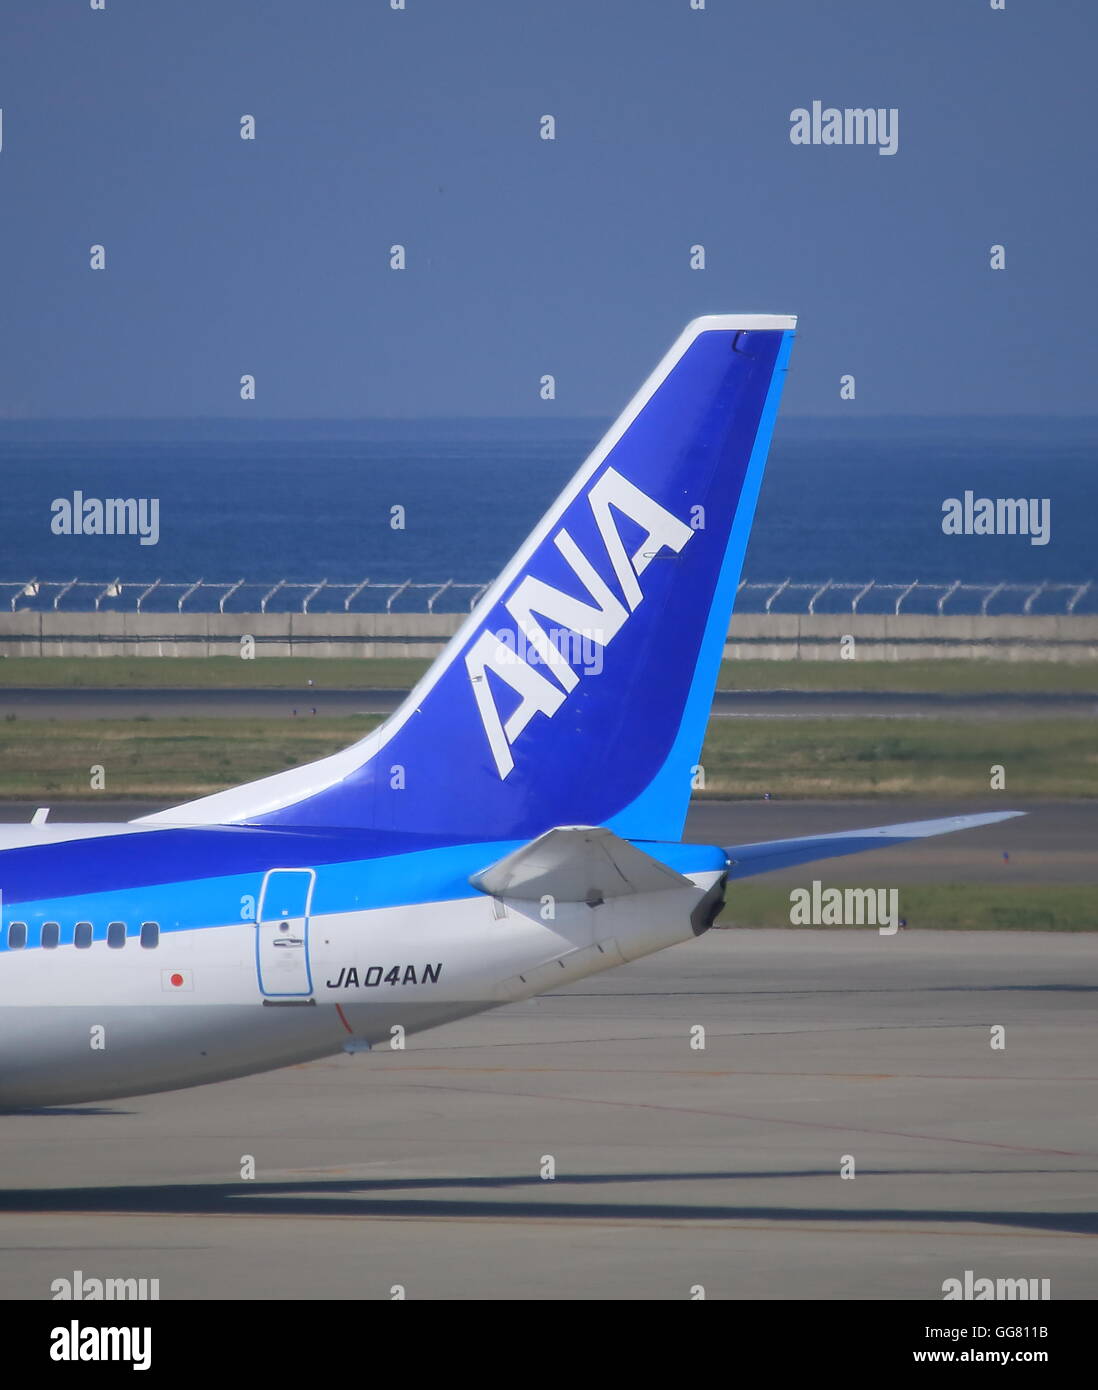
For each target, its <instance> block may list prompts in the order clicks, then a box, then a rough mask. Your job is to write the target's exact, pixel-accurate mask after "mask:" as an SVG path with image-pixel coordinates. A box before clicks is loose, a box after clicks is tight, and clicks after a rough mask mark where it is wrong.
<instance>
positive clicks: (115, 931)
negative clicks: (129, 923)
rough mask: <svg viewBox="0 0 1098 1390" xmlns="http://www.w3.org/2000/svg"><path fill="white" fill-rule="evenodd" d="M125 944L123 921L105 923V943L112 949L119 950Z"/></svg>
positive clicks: (124, 925)
mask: <svg viewBox="0 0 1098 1390" xmlns="http://www.w3.org/2000/svg"><path fill="white" fill-rule="evenodd" d="M125 944H126V924H125V922H108V923H107V945H108V946H109V947H110V948H111V950H112V951H120V950H121V949H122V947H123V946H125Z"/></svg>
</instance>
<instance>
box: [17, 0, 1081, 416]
mask: <svg viewBox="0 0 1098 1390" xmlns="http://www.w3.org/2000/svg"><path fill="white" fill-rule="evenodd" d="M105 3H106V9H105V10H103V11H101V12H98V11H93V10H92V9H91V8H90V5H89V4H87V3H84V0H9V3H8V4H7V5H6V6H5V9H4V15H3V19H2V29H0V107H2V109H3V147H2V149H0V198H2V216H0V300H2V303H3V324H4V331H3V334H2V338H0V416H4V417H8V418H16V419H18V418H24V417H46V418H51V417H52V418H60V417H84V416H107V417H112V416H117V417H135V416H147V417H157V416H164V417H208V416H234V417H239V418H242V419H246V418H249V417H251V418H257V417H263V418H268V417H290V418H296V417H358V416H410V417H417V416H448V415H469V416H482V415H518V416H523V415H537V414H543V413H546V412H557V413H559V414H560V415H562V416H580V415H597V416H606V415H609V414H613V413H614V412H615V411H616V410H617V409H618V408H620V406H621V405H622V404H623V403H624V402H625V400H626V399H628V397H629V396H630V395H631V394H632V392H633V390H634V389H635V388H636V386H637V385H639V383H640V381H641V380H642V379H643V377H644V375H645V374H646V373H647V372H648V371H649V370H650V368H651V367H652V366H653V365H654V364H655V362H656V360H657V359H658V357H659V356H660V355H661V353H662V352H663V351H664V350H665V348H666V347H667V346H668V345H669V343H670V342H671V340H672V339H673V338H674V336H675V335H676V333H677V332H678V330H679V328H680V327H681V326H682V324H683V323H684V322H685V321H686V320H688V319H689V318H691V317H693V316H694V315H696V314H698V313H704V312H714V311H722V312H724V311H734V310H741V309H742V310H752V311H764V312H793V313H796V314H798V315H799V316H800V328H801V332H800V338H799V342H798V345H797V348H796V351H795V356H794V367H793V371H792V372H791V376H790V382H789V388H788V392H787V396H786V409H787V411H788V413H789V414H791V415H793V414H809V415H814V414H832V415H870V414H871V415H885V416H888V415H909V414H927V415H938V414H953V413H958V412H974V413H1003V412H1010V413H1016V412H1023V413H1034V414H1043V413H1049V414H1093V413H1095V410H1096V405H1095V390H1094V384H1093V383H1094V381H1095V379H1096V374H1098V373H1096V368H1098V360H1096V358H1098V354H1096V351H1095V345H1094V323H1095V308H1096V304H1095V300H1096V297H1098V291H1096V277H1095V273H1094V265H1093V258H1094V249H1093V242H1094V227H1095V225H1096V224H1098V180H1096V179H1095V175H1094V171H1095V158H1094V150H1093V140H1094V134H1093V129H1094V128H1093V117H1092V106H1093V90H1094V81H1093V65H1094V54H1095V38H1096V36H1098V10H1096V9H1095V7H1094V6H1093V4H1092V3H1090V0H1040V3H1039V2H1038V0H1006V8H1005V10H1003V11H996V10H993V9H992V8H991V5H990V3H989V0H918V3H914V0H911V2H910V3H901V2H900V0H895V2H894V3H889V4H881V3H879V0H834V3H828V4H826V5H825V4H821V3H819V0H768V3H765V4H747V3H743V2H742V0H706V6H705V9H704V10H702V11H696V10H692V9H691V7H690V0H543V2H542V3H539V0H522V2H521V3H519V0H407V8H406V9H405V10H404V11H393V10H392V9H391V8H390V5H389V0H314V2H313V3H302V2H301V0H233V3H229V0H186V3H183V0H105ZM814 100H820V101H822V102H823V103H824V104H825V105H832V106H835V107H839V108H843V107H869V106H873V107H883V108H896V109H897V111H898V113H899V117H898V122H899V123H898V132H899V141H898V149H897V152H896V153H895V155H892V156H882V155H880V154H879V153H878V151H877V149H875V148H872V147H868V146H854V147H849V146H836V147H822V146H817V147H802V146H795V145H793V144H792V143H791V142H790V138H789V133H790V113H791V111H793V110H794V109H795V108H798V107H809V106H811V103H812V102H813V101H814ZM245 114H250V115H254V117H255V119H256V139H255V140H254V141H242V140H241V139H240V138H239V129H240V118H241V116H242V115H245ZM546 114H551V115H553V116H554V117H555V120H556V124H557V131H556V135H557V138H556V139H555V140H553V141H546V140H542V139H540V138H539V121H540V118H541V117H542V116H543V115H546ZM394 243H401V244H403V245H404V246H405V247H406V248H407V269H406V270H403V271H394V270H391V269H390V268H389V248H390V246H391V245H392V244H394ZM699 243H700V244H702V245H704V247H705V255H706V268H705V269H704V270H691V269H690V268H689V256H690V248H691V246H693V245H695V244H699ZM93 244H101V245H103V246H104V247H105V248H106V262H107V266H106V269H105V270H103V271H93V270H91V269H90V268H89V248H90V247H91V246H92V245H93ZM994 244H1001V245H1003V246H1004V247H1005V249H1006V269H1005V270H1002V271H993V270H991V269H990V268H989V249H990V247H991V246H992V245H994ZM244 373H250V374H254V376H255V378H256V383H257V387H256V399H255V401H254V402H245V401H241V399H240V395H239V392H240V378H241V376H242V375H243V374H244ZM546 373H551V374H553V375H554V377H555V378H556V383H557V395H556V399H555V400H554V401H552V402H543V401H542V400H541V399H540V397H539V383H540V379H541V377H542V376H543V375H544V374H546ZM847 373H849V374H852V375H853V376H854V377H855V381H856V397H855V400H854V401H842V400H840V398H839V379H840V377H841V376H842V375H843V374H847Z"/></svg>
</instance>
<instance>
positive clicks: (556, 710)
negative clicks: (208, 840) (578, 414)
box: [143, 314, 796, 840]
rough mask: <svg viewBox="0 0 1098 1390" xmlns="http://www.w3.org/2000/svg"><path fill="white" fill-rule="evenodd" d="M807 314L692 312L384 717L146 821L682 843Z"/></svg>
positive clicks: (503, 837)
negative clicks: (324, 753) (365, 732)
mask: <svg viewBox="0 0 1098 1390" xmlns="http://www.w3.org/2000/svg"><path fill="white" fill-rule="evenodd" d="M795 323H796V320H795V319H793V318H791V317H785V316H779V315H737V314H729V315H723V314H722V315H712V316H708V317H705V318H699V319H695V320H694V321H693V322H692V323H690V324H689V325H688V326H687V327H686V328H685V330H684V331H683V332H682V334H681V335H680V336H679V338H678V340H677V341H676V342H675V344H674V346H673V347H672V348H671V350H670V351H669V352H668V353H667V355H666V356H665V357H664V358H663V360H662V361H661V362H660V364H659V366H658V367H657V368H656V370H655V371H654V372H653V373H652V375H651V376H650V377H649V378H648V380H647V381H646V382H645V383H644V385H643V386H642V387H641V389H640V391H639V392H638V393H637V395H636V396H635V397H634V398H633V400H632V401H631V402H630V403H629V405H628V407H627V408H626V410H625V411H624V412H623V414H622V415H621V417H620V418H619V419H618V421H617V422H616V423H615V425H614V426H613V428H612V429H611V430H610V431H609V433H608V434H607V435H606V436H605V438H604V439H603V440H602V442H601V443H600V444H599V446H598V447H597V448H596V449H595V451H594V453H593V454H592V455H591V456H590V458H588V460H587V461H586V463H585V464H584V465H583V467H582V468H581V469H580V471H579V472H578V473H577V475H576V476H575V477H574V478H573V480H572V481H571V483H570V484H569V485H568V486H567V487H566V488H565V490H564V492H563V493H562V494H561V496H560V497H559V498H558V499H557V501H556V502H555V503H554V504H553V506H552V507H551V508H550V509H549V511H548V512H547V514H546V515H545V517H544V518H543V519H542V521H541V522H540V523H539V524H538V526H537V527H536V528H535V529H534V531H533V533H532V535H531V536H530V537H529V538H528V539H527V541H526V543H525V544H524V545H523V546H522V548H521V549H520V550H519V552H518V554H517V555H516V556H515V557H514V559H513V560H512V561H511V562H510V564H509V565H508V566H507V567H506V569H505V570H504V571H503V573H502V574H501V575H500V577H499V578H498V579H497V580H496V581H495V583H494V584H493V585H491V587H490V588H489V589H488V590H487V592H486V593H485V594H484V596H483V598H482V599H481V601H480V603H479V604H478V605H477V606H476V608H475V609H474V611H473V612H472V613H471V614H470V615H469V618H468V619H467V620H466V622H465V623H464V624H463V625H462V627H461V629H460V630H459V631H458V632H457V633H456V635H455V636H454V637H453V638H452V639H451V641H450V642H449V643H448V645H447V647H446V649H445V650H444V651H443V652H442V654H441V655H440V656H439V658H438V659H437V660H436V661H435V663H434V664H433V666H432V667H431V669H430V670H429V671H428V672H427V674H426V676H425V677H424V678H423V679H422V680H421V681H420V683H419V684H418V685H417V686H416V688H415V689H414V690H413V691H412V693H411V695H410V696H409V697H408V699H407V700H406V701H405V702H404V704H403V705H402V706H401V707H400V709H399V710H397V711H396V713H395V714H393V715H392V717H391V718H390V719H388V720H387V721H386V722H385V723H384V724H383V725H382V726H381V727H380V728H379V729H377V730H376V731H375V732H374V733H372V734H370V735H369V736H368V737H367V738H365V739H362V740H361V741H360V742H358V743H356V744H355V745H354V746H353V747H351V748H348V749H346V750H344V751H343V752H341V753H337V754H335V755H333V756H331V757H328V758H324V759H322V760H321V761H319V762H316V763H311V764H309V765H308V766H305V767H299V768H293V769H291V770H289V771H287V772H282V773H278V774H276V775H275V776H273V777H267V778H264V779H262V780H261V781H258V782H252V783H249V784H247V785H246V786H243V787H238V788H234V789H233V790H231V791H226V792H219V793H217V794H216V795H214V796H209V797H203V798H202V799H201V800H199V801H195V802H191V803H189V804H187V805H185V806H181V807H175V808H173V809H172V810H169V811H164V812H160V813H158V814H157V815H155V816H150V817H144V818H143V820H144V821H145V822H149V821H151V822H160V823H165V824H176V825H178V824H195V823H201V824H224V823H229V822H232V823H240V822H245V823H248V824H263V825H271V826H285V827H308V826H347V827H361V828H363V829H375V830H390V831H407V832H411V833H429V834H436V835H446V836H449V835H456V836H460V837H461V838H463V839H468V840H474V839H477V840H480V839H510V838H515V839H532V838H533V837H535V836H537V835H540V834H541V833H542V832H543V831H545V830H547V829H549V828H551V827H555V826H562V825H587V826H599V825H605V826H608V827H609V828H611V829H612V830H613V831H615V832H616V833H617V834H618V835H620V836H622V837H625V838H632V839H652V840H677V839H679V837H680V836H681V833H682V828H683V824H684V822H685V819H686V812H687V807H688V803H689V800H690V793H691V787H692V783H693V778H694V774H695V771H696V767H697V764H698V760H699V757H700V753H701V746H702V740H703V738H704V735H705V729H706V724H707V722H708V719H709V712H710V706H711V703H712V698H713V690H714V687H715V685H716V678H717V673H718V668H719V665H720V661H721V656H722V654H723V650H724V642H725V636H726V633H727V630H728V621H729V617H730V615H731V612H732V605H733V600H734V598H735V594H736V590H737V587H738V585H739V579H740V571H741V567H742V564H743V557H744V552H745V550H746V548H747V541H748V536H749V534H750V530H751V523H752V520H753V517H754V512H755V503H756V499H757V497H758V493H759V486H760V483H761V481H762V475H763V468H764V466H765V463H766V456H767V451H768V449H769V446H770V437H771V433H772V431H773V427H774V419H775V416H776V414H777V410H778V402H779V399H780V396H781V390H782V384H783V380H784V377H785V372H786V364H787V362H788V358H789V352H790V349H791V347H792V340H793V330H794V326H795Z"/></svg>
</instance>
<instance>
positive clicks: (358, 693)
mask: <svg viewBox="0 0 1098 1390" xmlns="http://www.w3.org/2000/svg"><path fill="white" fill-rule="evenodd" d="M407 693H408V692H407V691H402V690H321V689H317V688H315V687H313V688H310V687H308V686H303V687H300V688H299V689H296V690H264V689H253V690H209V689H201V690H192V689H186V688H179V689H172V688H169V687H157V688H152V689H103V690H99V689H87V688H80V689H72V690H70V689H64V688H57V687H43V688H41V689H39V688H30V687H8V688H0V717H2V716H9V715H14V716H15V717H16V718H17V719H135V718H139V717H141V718H147V719H189V718H196V719H197V718H202V719H257V718H261V719H281V718H285V719H292V718H299V719H305V718H313V717H314V716H315V717H320V718H329V719H331V718H338V719H346V718H351V717H354V716H355V715H364V714H389V713H391V712H392V711H393V710H395V709H396V708H397V706H398V705H399V704H400V703H401V702H402V701H403V699H404V698H405V696H406V695H407ZM713 716H714V718H743V719H793V718H809V717H811V718H833V719H850V718H867V719H869V718H872V719H912V718H918V719H977V720H986V719H1033V718H1041V717H1045V718H1094V717H1095V716H1098V696H1094V695H1080V694H1064V693H1059V692H1054V691H1047V692H1035V693H1026V694H1011V693H1010V692H998V693H988V694H975V695H936V694H922V695H910V694H904V693H902V692H900V693H897V692H894V691H826V690H824V691H815V690H772V691H745V690H718V691H717V693H716V695H715V696H714V699H713Z"/></svg>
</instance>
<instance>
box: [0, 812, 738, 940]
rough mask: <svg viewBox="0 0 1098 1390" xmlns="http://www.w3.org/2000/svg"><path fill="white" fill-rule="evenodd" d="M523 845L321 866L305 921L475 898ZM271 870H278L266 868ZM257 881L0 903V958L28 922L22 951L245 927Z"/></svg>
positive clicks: (704, 850)
mask: <svg viewBox="0 0 1098 1390" xmlns="http://www.w3.org/2000/svg"><path fill="white" fill-rule="evenodd" d="M135 838H136V837H135ZM523 844H524V841H521V840H503V841H496V842H493V843H488V844H472V845H453V846H447V847H444V848H441V849H431V850H420V851H417V852H414V853H411V854H395V855H391V856H389V857H388V858H385V859H365V860H353V861H351V862H349V863H339V864H322V865H320V866H318V868H317V871H316V872H317V879H316V887H315V889H314V892H313V901H312V907H311V912H310V915H311V916H312V917H318V916H330V915H333V914H336V913H344V912H365V911H370V910H373V909H376V908H385V907H404V906H408V905H411V904H414V903H432V902H453V901H457V900H459V899H462V898H477V897H480V896H481V894H480V892H479V890H478V889H476V888H474V887H473V886H472V884H471V883H470V882H469V877H470V875H471V874H475V873H478V872H479V871H480V870H481V869H486V868H488V867H489V865H491V864H494V863H495V862H496V861H497V860H498V859H502V858H503V857H504V855H506V854H510V853H511V852H512V851H513V850H516V849H520V848H521V847H522V845H523ZM639 847H640V848H641V849H643V850H645V852H646V853H650V854H652V855H653V857H655V858H658V859H659V860H660V862H661V863H664V864H668V865H670V867H671V868H673V869H676V870H678V872H679V873H682V874H691V873H705V872H708V871H716V870H722V869H723V868H724V867H725V863H726V857H725V854H724V851H723V850H722V849H720V848H718V847H716V846H713V845H672V844H666V845H665V844H661V845H645V844H641V845H640V846H639ZM270 867H271V868H278V867H280V866H279V865H277V864H272V865H271V866H270ZM262 882H263V871H262V870H256V871H251V872H248V873H243V874H228V875H223V876H220V877H216V878H200V879H192V880H189V881H182V882H177V883H157V884H150V885H142V886H141V887H138V888H128V889H111V890H110V891H108V892H103V893H87V894H73V895H69V896H67V897H63V898H46V897H42V898H37V899H34V900H33V901H24V902H20V903H19V904H18V905H16V904H12V905H10V906H9V905H7V904H5V905H4V908H3V922H2V930H0V951H7V950H8V949H9V947H8V944H7V926H8V923H9V922H11V921H17V922H26V923H27V926H28V933H27V935H28V940H27V945H26V947H24V948H21V949H24V950H27V949H32V948H35V947H39V946H40V945H41V924H42V923H43V922H59V923H60V924H61V944H62V945H68V944H71V942H72V939H73V925H74V923H75V922H78V921H88V922H91V923H92V924H93V926H94V929H95V931H94V940H96V941H102V940H103V939H104V938H105V937H106V934H107V923H108V922H125V923H126V925H127V930H128V935H131V936H136V935H137V934H138V932H139V931H140V927H141V923H142V922H143V921H155V922H159V924H160V929H161V932H172V931H194V930H200V929H206V928H212V927H219V926H225V925H226V924H227V923H233V922H237V921H250V920H251V918H249V917H244V916H243V915H242V906H243V904H242V899H245V898H249V897H250V898H251V899H252V900H253V904H254V903H255V902H257V901H258V898H259V890H260V885H261V884H262ZM253 912H254V906H253Z"/></svg>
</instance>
